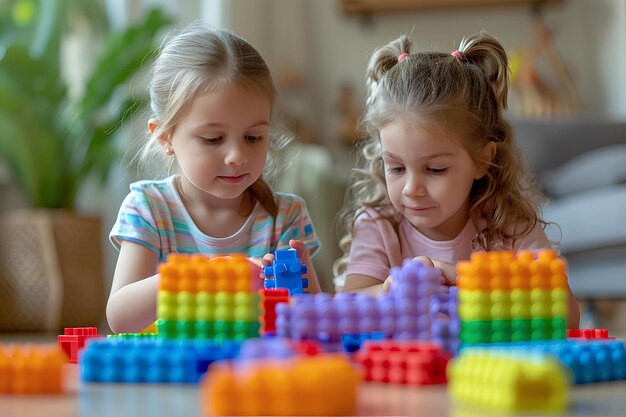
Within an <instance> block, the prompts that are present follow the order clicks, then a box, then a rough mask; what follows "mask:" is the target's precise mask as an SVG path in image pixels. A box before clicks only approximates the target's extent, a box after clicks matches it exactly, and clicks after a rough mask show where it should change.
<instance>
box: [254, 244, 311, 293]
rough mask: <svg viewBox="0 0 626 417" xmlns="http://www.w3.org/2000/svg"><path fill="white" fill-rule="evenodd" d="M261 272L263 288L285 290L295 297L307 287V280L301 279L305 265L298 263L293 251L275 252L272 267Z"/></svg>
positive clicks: (295, 253)
mask: <svg viewBox="0 0 626 417" xmlns="http://www.w3.org/2000/svg"><path fill="white" fill-rule="evenodd" d="M263 272H264V274H265V280H264V281H263V286H264V287H265V288H286V289H288V290H289V295H295V294H302V293H304V289H305V288H308V286H309V280H308V279H306V278H302V275H303V274H306V265H305V264H303V263H300V258H298V254H297V252H296V250H295V249H289V250H277V251H275V253H274V260H273V261H272V265H271V266H266V267H265V268H264V270H263ZM268 277H273V278H268Z"/></svg>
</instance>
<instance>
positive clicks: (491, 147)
mask: <svg viewBox="0 0 626 417" xmlns="http://www.w3.org/2000/svg"><path fill="white" fill-rule="evenodd" d="M496 147H497V145H496V143H495V142H494V141H489V142H488V143H487V144H486V145H485V146H484V148H483V150H482V152H481V156H482V161H483V162H482V163H481V164H480V165H479V166H478V167H477V169H476V174H475V175H474V179H475V180H479V179H481V178H482V177H484V176H485V174H486V173H487V170H488V169H489V165H490V164H491V162H492V161H493V158H495V157H496Z"/></svg>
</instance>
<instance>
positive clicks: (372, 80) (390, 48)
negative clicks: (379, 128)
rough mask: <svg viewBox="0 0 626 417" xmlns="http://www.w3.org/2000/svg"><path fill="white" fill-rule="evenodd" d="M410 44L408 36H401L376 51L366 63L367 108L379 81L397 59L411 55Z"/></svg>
mask: <svg viewBox="0 0 626 417" xmlns="http://www.w3.org/2000/svg"><path fill="white" fill-rule="evenodd" d="M411 46H412V42H411V40H410V39H409V37H408V36H406V35H402V36H400V37H399V38H398V39H395V40H393V41H391V42H389V43H388V44H387V45H385V46H381V47H380V48H378V49H376V50H375V51H374V53H373V54H372V56H371V57H370V60H369V61H368V63H367V72H366V86H367V105H368V106H369V105H370V104H371V103H372V102H373V100H374V97H375V96H376V87H377V86H378V82H379V81H380V79H381V78H382V77H383V76H384V75H385V74H386V73H387V71H389V70H390V69H391V68H393V67H394V66H396V65H397V64H398V61H399V59H398V58H399V57H400V56H401V55H403V54H410V53H411ZM405 56H406V55H405Z"/></svg>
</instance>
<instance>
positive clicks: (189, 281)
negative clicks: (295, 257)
mask: <svg viewBox="0 0 626 417" xmlns="http://www.w3.org/2000/svg"><path fill="white" fill-rule="evenodd" d="M159 273H160V274H161V281H160V284H159V293H158V307H157V327H158V333H159V337H163V338H166V339H215V340H226V339H235V340H244V339H248V338H251V337H257V336H258V335H259V327H260V324H259V314H260V312H259V303H260V296H259V294H258V290H259V289H260V286H261V280H260V278H259V275H258V271H257V270H256V269H255V268H254V267H253V266H252V265H251V264H250V262H249V261H248V260H247V259H246V258H245V257H244V256H243V255H233V256H229V257H219V258H214V259H209V258H207V257H205V256H202V255H192V256H190V255H182V254H171V255H170V256H169V257H168V262H167V263H165V264H162V265H161V266H160V267H159Z"/></svg>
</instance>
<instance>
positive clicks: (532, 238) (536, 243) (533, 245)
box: [513, 224, 555, 252]
mask: <svg viewBox="0 0 626 417" xmlns="http://www.w3.org/2000/svg"><path fill="white" fill-rule="evenodd" d="M540 249H555V248H554V245H553V244H552V243H551V242H550V240H549V239H548V237H547V236H546V233H545V232H544V231H543V229H542V228H541V225H540V224H537V225H536V226H535V227H534V228H533V230H531V231H530V233H529V234H527V235H526V236H522V237H521V238H519V239H516V240H515V242H514V243H513V251H515V252H518V251H520V250H540Z"/></svg>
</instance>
